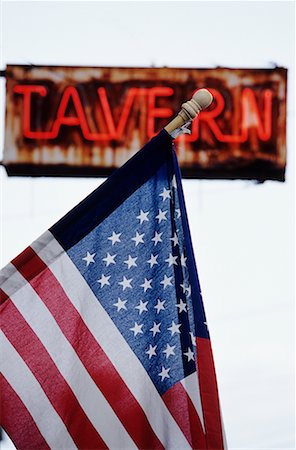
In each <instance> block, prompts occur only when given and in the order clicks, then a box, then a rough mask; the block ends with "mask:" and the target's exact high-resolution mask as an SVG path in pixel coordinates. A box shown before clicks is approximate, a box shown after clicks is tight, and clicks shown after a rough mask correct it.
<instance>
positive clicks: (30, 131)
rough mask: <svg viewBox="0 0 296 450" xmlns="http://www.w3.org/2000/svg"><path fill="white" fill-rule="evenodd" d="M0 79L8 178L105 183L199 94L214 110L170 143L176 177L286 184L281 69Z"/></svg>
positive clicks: (43, 69) (17, 72) (88, 72)
mask: <svg viewBox="0 0 296 450" xmlns="http://www.w3.org/2000/svg"><path fill="white" fill-rule="evenodd" d="M5 75H6V123H5V145H4V157H3V164H4V165H5V167H6V170H7V173H8V174H9V175H29V176H106V175H109V174H110V173H111V172H112V171H113V170H114V169H115V168H118V167H120V166H121V165H122V164H123V163H124V162H126V161H127V160H128V159H129V158H130V157H131V156H132V155H133V154H134V153H135V152H137V151H138V150H139V149H140V148H141V147H142V146H143V145H144V144H145V143H146V142H147V141H148V140H149V139H150V138H152V137H153V136H154V135H155V134H156V133H157V132H158V131H159V130H161V128H163V127H164V126H165V125H166V124H167V123H168V122H169V121H170V119H172V118H173V117H174V116H175V115H176V114H177V113H178V112H179V110H180V105H181V104H182V103H183V102H184V101H186V100H188V99H190V98H191V96H192V95H193V93H194V92H195V91H196V90H197V89H199V88H201V87H203V88H207V89H209V90H210V91H211V92H212V94H213V96H214V101H213V104H212V105H211V106H210V108H209V109H207V110H206V111H203V112H201V114H200V116H199V118H198V119H196V120H195V121H194V122H193V124H192V134H191V135H182V136H180V137H179V138H178V139H177V140H176V141H177V146H176V147H177V151H178V157H179V163H180V165H181V170H182V174H183V176H184V177H189V178H213V179H256V180H259V181H264V180H267V179H272V180H279V181H284V177H285V166H286V86H287V70H286V69H284V68H275V69H227V68H216V69H181V68H123V67H120V68H117V67H112V68H111V67H82V68H80V67H56V66H16V65H14V66H12V65H10V66H7V69H6V71H5Z"/></svg>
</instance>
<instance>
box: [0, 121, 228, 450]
mask: <svg viewBox="0 0 296 450" xmlns="http://www.w3.org/2000/svg"><path fill="white" fill-rule="evenodd" d="M0 275H1V328H2V331H1V353H2V358H1V372H2V375H1V390H2V398H1V407H2V412H1V419H2V426H3V428H4V429H5V430H6V431H7V433H8V434H9V436H10V437H11V439H12V440H13V442H14V444H15V445H16V447H17V448H20V449H43V448H44V449H45V448H46V449H47V448H52V449H70V448H71V449H72V448H73V449H74V448H79V449H104V448H110V449H133V448H140V449H189V448H194V449H225V448H226V444H225V440H224V437H223V432H222V420H221V413H220V406H219V398H218V390H217V383H216V376H215V369H214V363H213V358H212V352H211V344H210V338H209V333H208V328H207V323H206V317H205V313H204V308H203V302H202V296H201V290H200V284H199V280H198V275H197V270H196V266H195V260H194V254H193V249H192V243H191V238H190V231H189V226H188V220H187V215H186V209H185V202H184V196H183V191H182V184H181V176H180V172H179V167H178V163H177V158H176V154H175V149H174V145H173V140H172V138H171V136H170V135H169V134H168V133H167V132H166V131H165V130H162V131H161V132H160V133H159V134H158V135H157V136H156V137H155V138H153V139H152V140H151V141H150V142H149V143H148V144H147V145H145V147H143V148H142V149H141V150H140V151H139V152H138V153H137V154H136V155H135V156H134V157H133V158H132V159H131V160H129V161H128V162H127V163H126V164H125V165H124V166H123V167H122V168H120V169H119V170H117V171H116V172H114V174H113V175H111V176H110V177H109V178H108V179H107V180H106V181H105V183H103V184H102V185H101V186H100V187H99V188H98V189H97V190H95V191H94V192H93V193H92V194H90V195H89V196H88V197H87V198H86V199H85V200H83V201H82V202H81V203H80V204H79V205H77V206H76V207H75V208H74V209H73V210H71V211H70V212H69V213H68V214H67V215H66V216H64V217H63V218H62V219H61V220H60V221H59V222H57V223H56V224H55V225H54V226H52V227H51V228H50V229H49V230H48V231H46V232H45V233H44V234H43V235H42V236H40V238H39V239H37V240H36V241H34V242H33V243H32V244H31V245H30V246H29V247H28V248H27V249H25V250H24V252H22V253H21V254H20V255H19V256H17V257H16V258H15V259H14V260H13V261H11V263H9V264H8V265H7V266H6V267H4V269H2V271H1V274H0Z"/></svg>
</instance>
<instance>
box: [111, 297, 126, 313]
mask: <svg viewBox="0 0 296 450" xmlns="http://www.w3.org/2000/svg"><path fill="white" fill-rule="evenodd" d="M126 302H127V300H121V299H120V298H119V297H118V301H117V303H113V305H114V306H116V308H117V312H118V311H120V310H121V309H127V308H126V306H125V304H126Z"/></svg>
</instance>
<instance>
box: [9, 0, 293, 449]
mask: <svg viewBox="0 0 296 450" xmlns="http://www.w3.org/2000/svg"><path fill="white" fill-rule="evenodd" d="M1 12H2V23H1V25H0V29H1V34H2V36H1V37H2V39H1V61H0V64H1V67H0V68H5V65H6V64H9V63H15V64H29V63H32V64H57V65H59V64H60V65H92V66H101V65H102V66H104V65H105V66H113V65H114V66H120V65H122V66H144V67H146V66H150V65H151V64H154V65H156V66H163V65H167V66H170V67H196V68H198V67H215V66H216V65H220V66H226V67H250V68H251V67H260V68H266V67H271V62H276V63H277V64H278V65H279V66H284V67H287V68H288V69H289V86H288V94H289V101H288V134H287V143H288V167H287V181H286V182H285V183H279V182H271V181H270V182H266V183H264V184H262V185H256V184H255V183H252V182H244V181H233V182H231V181H199V180H185V181H184V183H183V184H184V190H185V197H186V202H187V209H188V213H189V220H190V227H191V233H192V238H193V243H194V249H195V254H196V259H197V264H198V269H199V275H200V280H201V284H202V288H203V293H204V302H205V309H206V314H207V319H208V320H207V322H208V325H209V329H210V333H211V339H212V346H213V351H214V357H215V363H216V371H217V376H218V384H219V390H220V399H221V405H222V411H223V417H224V423H225V430H226V435H227V440H228V445H229V448H230V449H280V450H283V449H285V448H295V437H294V421H295V414H294V294H295V292H294V281H293V275H294V268H295V267H294V201H295V196H294V176H295V171H294V154H293V152H294V144H295V141H294V120H295V103H294V95H295V91H294V83H293V79H294V77H295V72H294V47H295V37H294V29H295V28H294V22H295V12H294V2H283V1H282V2H281V1H278V2H268V1H264V2H253V1H251V2H224V1H220V2H199V1H195V2H119V3H118V2H111V1H110V2H108V3H107V2H26V1H22V2H3V1H2V4H1ZM0 93H1V104H0V136H1V141H0V146H1V149H2V148H3V136H4V126H3V125H4V80H3V79H2V80H0ZM0 173H1V186H2V219H1V225H2V246H1V248H2V251H1V257H2V264H1V266H2V265H5V264H6V263H7V262H9V261H10V260H11V259H12V258H13V257H14V256H16V255H17V254H18V253H19V252H20V251H22V250H23V249H24V248H25V246H27V245H28V244H30V243H31V242H32V241H33V240H34V239H36V238H37V237H38V236H39V235H40V234H41V233H43V232H44V231H45V230H46V229H47V228H48V227H49V226H51V225H52V224H53V223H54V222H55V221H57V220H58V219H59V218H60V217H61V216H62V215H63V214H64V213H66V212H67V211H68V210H69V209H70V208H71V207H72V206H74V205H75V204H76V203H77V202H78V201H80V200H81V199H82V198H84V197H85V196H86V195H87V194H88V193H90V192H91V191H92V190H93V189H95V188H96V187H97V186H98V185H99V184H100V183H101V182H102V181H103V180H102V179H97V180H96V179H54V178H49V179H48V178H40V179H30V178H8V177H7V175H6V173H5V171H4V169H3V168H1V170H0ZM2 448H3V450H6V449H8V448H13V446H12V444H11V443H9V441H8V440H7V439H6V440H5V442H4V443H3V446H2Z"/></svg>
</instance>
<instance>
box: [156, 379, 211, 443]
mask: <svg viewBox="0 0 296 450" xmlns="http://www.w3.org/2000/svg"><path fill="white" fill-rule="evenodd" d="M162 398H163V400H164V402H165V404H166V406H167V408H168V409H169V411H170V413H171V414H172V416H173V417H174V419H175V421H176V422H177V424H178V425H179V427H180V429H181V430H182V432H183V433H184V435H185V437H186V439H187V441H188V442H189V444H190V446H191V448H193V449H205V448H206V440H205V434H204V431H203V428H202V425H201V422H200V418H199V416H198V414H197V411H196V409H195V407H194V405H193V403H192V401H191V398H190V397H189V396H188V394H187V392H186V390H185V388H184V387H183V385H182V384H181V383H176V384H174V386H172V387H171V388H170V389H169V390H168V391H166V393H165V394H164V395H163V396H162Z"/></svg>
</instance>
